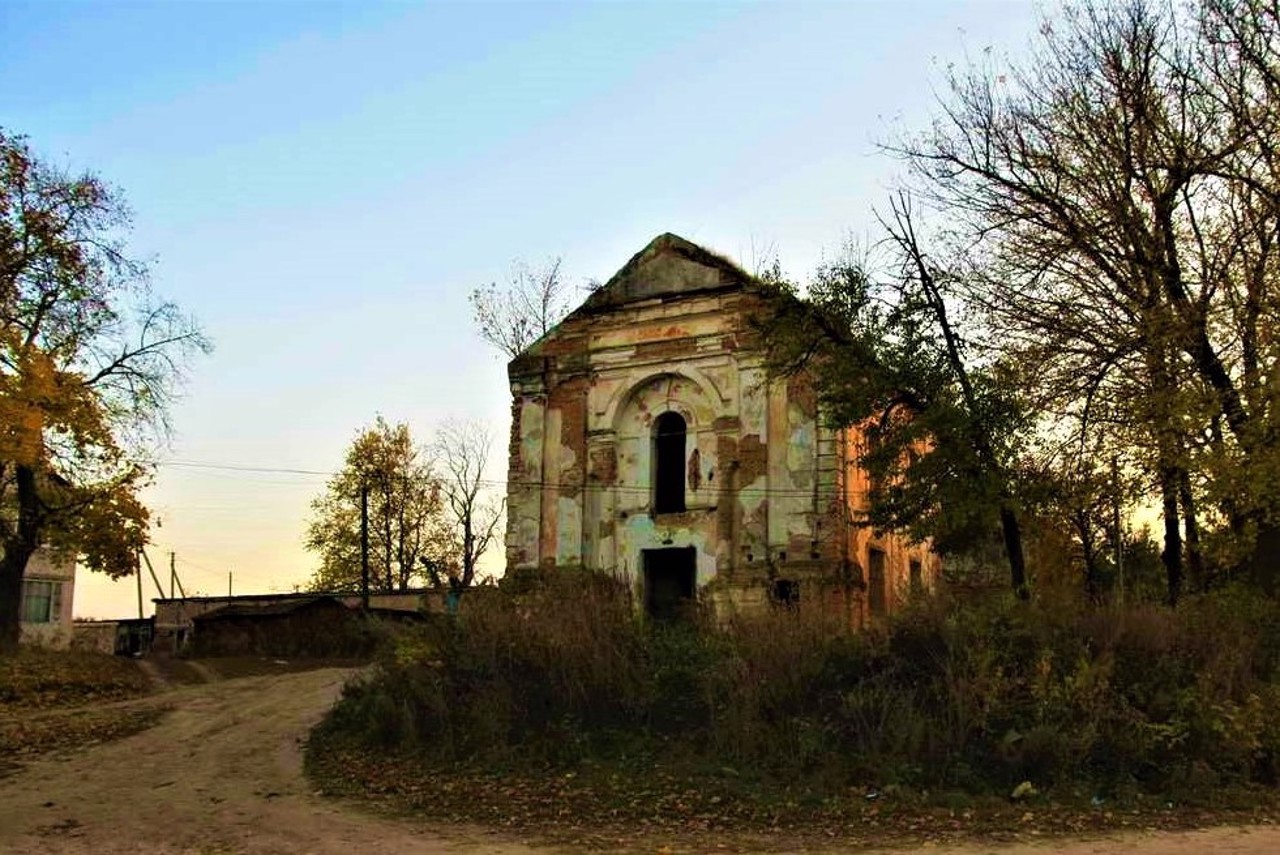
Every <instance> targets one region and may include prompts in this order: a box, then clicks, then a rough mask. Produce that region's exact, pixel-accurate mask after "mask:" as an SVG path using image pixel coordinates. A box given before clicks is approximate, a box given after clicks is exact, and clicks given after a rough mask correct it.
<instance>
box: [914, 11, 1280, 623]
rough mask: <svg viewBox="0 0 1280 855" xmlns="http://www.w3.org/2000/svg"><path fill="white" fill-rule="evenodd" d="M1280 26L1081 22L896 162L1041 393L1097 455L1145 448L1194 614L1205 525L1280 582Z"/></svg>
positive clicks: (1172, 16) (1047, 28)
mask: <svg viewBox="0 0 1280 855" xmlns="http://www.w3.org/2000/svg"><path fill="white" fill-rule="evenodd" d="M1278 10H1280V6H1278V5H1277V3H1276V2H1274V0H1201V2H1199V3H1197V4H1194V5H1193V6H1192V7H1190V8H1189V9H1188V10H1187V11H1186V12H1185V13H1184V12H1183V11H1181V10H1180V8H1178V7H1175V6H1174V5H1173V4H1164V3H1156V2H1149V1H1148V0H1128V2H1123V3H1117V4H1110V3H1108V4H1103V3H1097V4H1095V3H1084V4H1081V5H1079V6H1075V7H1072V8H1070V9H1068V10H1067V11H1066V12H1064V13H1063V14H1061V15H1059V16H1057V17H1056V18H1054V19H1052V20H1050V21H1047V22H1046V23H1045V25H1044V26H1043V27H1042V28H1041V31H1040V35H1039V38H1038V41H1037V49H1036V52H1035V54H1034V56H1033V57H1032V58H1031V59H1030V60H1029V61H1028V62H1026V63H1024V64H1022V65H1021V66H1018V67H1014V68H1012V69H1010V70H1008V71H1004V72H1002V73H997V72H995V71H994V70H993V69H992V68H991V67H989V66H979V67H971V68H968V69H965V70H962V71H961V72H960V73H958V74H956V75H955V76H954V77H953V78H952V79H951V80H950V84H951V85H950V91H949V93H948V94H947V95H945V96H944V98H943V100H942V103H941V106H940V110H939V115H938V117H937V119H936V121H935V123H934V125H933V127H932V129H931V130H930V131H929V132H927V133H925V134H922V135H920V136H919V137H917V138H914V139H909V140H907V141H905V142H903V143H901V144H900V145H898V146H896V147H895V148H896V150H897V151H898V152H899V153H900V154H901V155H902V156H903V157H904V158H905V159H906V161H907V163H908V165H909V166H910V168H911V170H912V172H913V174H914V176H915V178H916V182H917V185H918V186H919V187H920V188H921V189H922V190H923V191H924V192H925V193H926V194H927V196H928V198H929V199H930V200H931V201H932V203H933V204H935V205H936V206H937V207H938V208H939V209H940V210H941V211H943V212H945V214H946V215H947V216H948V218H949V220H950V223H951V226H952V227H953V228H954V229H955V230H956V231H957V232H958V233H959V235H960V236H961V237H962V239H964V241H965V245H966V248H967V251H968V252H969V254H970V256H971V257H973V258H975V259H976V260H977V261H978V264H977V265H976V269H978V270H980V271H982V272H983V273H984V274H985V275H986V277H987V280H986V282H985V284H984V285H983V286H982V287H981V288H975V289H974V293H981V295H982V301H983V302H984V303H985V307H986V309H987V310H988V311H989V313H990V314H989V318H988V322H989V323H990V324H991V326H992V327H993V328H998V329H1000V330H1001V331H1002V332H1003V333H1004V335H1005V336H1006V345H1007V351H1008V353H1009V354H1010V356H1011V357H1013V359H1014V360H1015V361H1016V362H1019V363H1021V364H1023V365H1029V366H1035V371H1034V374H1032V373H1030V372H1028V373H1027V375H1026V379H1028V380H1031V381H1033V383H1032V385H1034V386H1035V387H1036V394H1037V396H1038V397H1039V398H1040V399H1042V400H1044V401H1046V402H1053V403H1054V404H1056V406H1057V409H1058V410H1059V411H1060V412H1061V413H1062V414H1063V415H1064V417H1065V418H1067V419H1069V420H1071V421H1072V422H1073V424H1072V425H1071V426H1070V429H1074V430H1075V431H1077V432H1078V433H1079V434H1080V435H1081V438H1082V441H1084V442H1085V443H1086V444H1087V443H1088V442H1089V437H1088V436H1087V434H1088V433H1089V432H1090V431H1091V430H1092V428H1093V426H1094V425H1095V424H1096V423H1097V422H1096V420H1097V418H1099V417H1101V418H1103V419H1104V420H1106V421H1108V422H1110V423H1111V425H1113V426H1114V427H1116V428H1117V429H1118V434H1119V435H1123V438H1124V439H1125V440H1127V442H1128V444H1129V450H1130V453H1129V454H1128V458H1129V460H1130V462H1131V463H1132V464H1133V465H1135V466H1139V467H1141V468H1142V469H1143V470H1144V471H1145V472H1146V473H1147V475H1148V479H1149V483H1150V484H1151V486H1152V488H1153V490H1154V492H1155V493H1156V494H1157V495H1158V496H1159V500H1160V505H1161V507H1162V509H1163V514H1164V518H1165V525H1164V550H1163V559H1164V563H1165V567H1166V575H1167V583H1168V588H1169V598H1170V600H1174V601H1176V599H1177V597H1178V595H1179V593H1180V591H1181V588H1182V585H1183V556H1184V554H1185V555H1187V556H1188V560H1189V561H1190V562H1191V564H1192V571H1193V575H1194V574H1195V573H1196V572H1198V571H1197V570H1196V566H1195V565H1196V563H1197V562H1198V561H1199V558H1198V557H1197V556H1198V548H1197V544H1198V542H1199V536H1200V535H1199V531H1200V519H1201V518H1203V517H1205V516H1206V515H1207V516H1208V517H1209V518H1210V519H1211V520H1220V521H1221V522H1222V523H1223V524H1225V526H1226V527H1227V528H1228V529H1229V530H1231V531H1233V532H1234V533H1235V534H1236V535H1237V536H1238V538H1239V539H1240V541H1241V543H1242V545H1243V548H1244V549H1246V550H1247V551H1248V552H1249V554H1250V564H1251V566H1252V568H1253V571H1254V572H1255V573H1256V574H1257V576H1258V578H1259V579H1260V581H1262V582H1263V584H1264V585H1265V586H1267V587H1268V588H1274V586H1275V581H1276V574H1277V570H1278V569H1280V457H1278V454H1280V441H1278V440H1280V436H1277V430H1278V428H1280V425H1278V424H1277V411H1276V395H1275V389H1276V388H1278V386H1280V373H1278V372H1277V369H1278V367H1280V365H1278V363H1277V357H1278V356H1280V354H1278V353H1277V351H1276V349H1275V347H1274V346H1273V345H1272V344H1271V335H1270V332H1269V331H1270V330H1273V329H1275V328H1276V325H1277V322H1280V300H1278V299H1277V298H1278V297H1280V279H1278V278H1277V265H1278V264H1280V240H1277V234H1276V228H1275V224H1276V214H1277V210H1278V208H1277V202H1278V201H1280V149H1278V148H1277V147H1276V145H1275V140H1276V139H1277V138H1278V137H1277V131H1278V130H1280V112H1278V108H1277V103H1280V102H1277V100H1276V98H1275V97H1274V96H1275V95H1277V94H1280V11H1278ZM1059 429H1062V428H1061V427H1060V428H1059ZM1184 537H1185V540H1186V543H1184ZM1188 547H1190V548H1188Z"/></svg>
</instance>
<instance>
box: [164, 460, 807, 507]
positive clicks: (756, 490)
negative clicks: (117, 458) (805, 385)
mask: <svg viewBox="0 0 1280 855" xmlns="http://www.w3.org/2000/svg"><path fill="white" fill-rule="evenodd" d="M159 465H160V466H178V467H183V468H192V469H211V470H222V471H228V472H244V473H257V474H264V473H265V474H289V475H318V476H324V477H332V476H334V475H337V474H338V473H337V472H333V471H329V472H326V471H322V470H319V469H296V468H287V467H271V466H255V465H249V464H240V463H209V462H205V461H186V460H168V461H162V462H161V463H160V464H159ZM814 477H815V478H816V477H817V473H816V472H815V473H814ZM477 483H479V484H480V485H481V486H485V487H512V486H515V487H526V488H536V489H546V488H551V489H555V490H558V491H563V490H613V491H617V492H623V493H637V494H638V493H644V494H648V493H651V492H652V488H651V487H649V486H645V485H643V484H635V485H629V484H598V483H591V482H587V483H581V482H560V481H543V480H518V481H510V480H506V479H495V478H480V479H478V480H477ZM707 489H708V490H710V489H711V486H710V483H708V486H707ZM734 492H735V494H736V495H739V496H777V497H780V498H781V497H790V498H807V497H811V496H812V495H813V487H812V486H810V487H794V488H784V487H740V488H738V489H737V490H735V491H734Z"/></svg>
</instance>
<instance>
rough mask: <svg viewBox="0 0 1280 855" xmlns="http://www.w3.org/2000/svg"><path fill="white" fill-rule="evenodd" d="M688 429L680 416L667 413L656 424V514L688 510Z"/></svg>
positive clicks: (654, 509)
mask: <svg viewBox="0 0 1280 855" xmlns="http://www.w3.org/2000/svg"><path fill="white" fill-rule="evenodd" d="M687 436H688V430H687V428H686V426H685V422H684V418H683V417H682V416H681V415H680V414H679V413H671V412H667V413H663V414H662V415H660V416H658V418H657V419H656V420H655V421H654V423H653V512H654V513H655V514H670V513H679V512H680V511H683V510H684V448H685V439H686V437H687Z"/></svg>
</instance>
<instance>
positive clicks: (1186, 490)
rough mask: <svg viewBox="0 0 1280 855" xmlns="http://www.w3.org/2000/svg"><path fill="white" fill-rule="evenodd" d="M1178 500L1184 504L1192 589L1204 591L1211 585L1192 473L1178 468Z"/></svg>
mask: <svg viewBox="0 0 1280 855" xmlns="http://www.w3.org/2000/svg"><path fill="white" fill-rule="evenodd" d="M1178 500H1179V503H1180V504H1181V505H1182V524H1183V528H1184V529H1185V530H1186V537H1187V572H1188V574H1189V575H1190V577H1191V589H1192V590H1193V591H1198V592H1201V593H1203V592H1204V591H1205V590H1207V589H1208V587H1209V580H1208V579H1207V578H1205V572H1204V553H1203V552H1202V551H1201V549H1200V523H1199V521H1198V520H1197V519H1196V500H1195V495H1194V494H1193V493H1192V492H1191V475H1190V473H1188V472H1187V470H1186V469H1184V468H1182V467H1179V468H1178Z"/></svg>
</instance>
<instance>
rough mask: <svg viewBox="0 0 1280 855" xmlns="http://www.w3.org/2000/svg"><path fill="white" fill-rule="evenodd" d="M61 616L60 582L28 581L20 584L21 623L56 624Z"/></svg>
mask: <svg viewBox="0 0 1280 855" xmlns="http://www.w3.org/2000/svg"><path fill="white" fill-rule="evenodd" d="M61 614H62V583H61V582H46V581H43V580H39V579H28V580H27V581H25V582H23V583H22V622H23V623H57V622H58V618H59V616H60V615H61Z"/></svg>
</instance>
